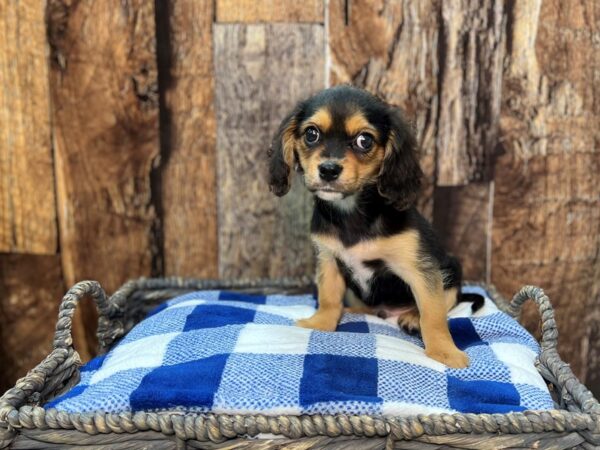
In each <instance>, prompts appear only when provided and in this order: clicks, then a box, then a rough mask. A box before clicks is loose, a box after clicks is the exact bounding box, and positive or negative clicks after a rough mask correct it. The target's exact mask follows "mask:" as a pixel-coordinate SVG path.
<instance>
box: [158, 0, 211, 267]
mask: <svg viewBox="0 0 600 450" xmlns="http://www.w3.org/2000/svg"><path fill="white" fill-rule="evenodd" d="M156 5H157V7H159V8H160V9H159V10H157V21H158V22H157V27H158V28H157V38H158V43H159V46H158V52H159V53H158V57H159V65H160V66H159V77H160V87H161V168H160V182H159V183H158V184H159V186H158V189H157V190H159V192H160V194H161V195H160V215H161V221H162V233H163V245H162V246H163V257H164V273H165V275H167V276H169V275H175V276H190V277H192V276H194V277H208V278H216V277H217V276H218V266H217V264H218V262H217V259H218V258H217V255H218V244H217V205H216V202H217V193H216V133H217V125H216V117H215V111H214V74H213V63H212V20H213V1H212V0H201V1H197V0H175V1H171V2H168V3H161V2H157V3H156Z"/></svg>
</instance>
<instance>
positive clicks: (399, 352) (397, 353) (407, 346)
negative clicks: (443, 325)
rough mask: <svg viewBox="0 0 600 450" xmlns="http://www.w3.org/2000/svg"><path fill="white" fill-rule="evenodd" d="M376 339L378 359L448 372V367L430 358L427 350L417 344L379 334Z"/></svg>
mask: <svg viewBox="0 0 600 450" xmlns="http://www.w3.org/2000/svg"><path fill="white" fill-rule="evenodd" d="M376 338H377V347H376V357H377V358H378V359H387V360H390V361H403V362H407V363H410V364H415V365H419V366H423V367H428V368H430V369H433V370H437V371H438V372H444V371H445V370H446V366H444V365H443V364H442V363H439V362H437V361H435V360H433V359H431V358H429V357H428V356H427V355H425V350H424V349H422V348H421V347H419V346H417V345H415V344H412V343H410V342H406V341H403V340H401V339H398V338H395V337H392V336H386V335H384V334H378V335H377V337H376Z"/></svg>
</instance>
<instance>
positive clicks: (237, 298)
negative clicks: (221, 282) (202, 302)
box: [219, 291, 267, 305]
mask: <svg viewBox="0 0 600 450" xmlns="http://www.w3.org/2000/svg"><path fill="white" fill-rule="evenodd" d="M219 300H226V301H233V302H246V303H253V304H255V305H264V304H265V302H266V300H267V296H266V295H251V294H242V293H241V292H229V291H221V293H220V294H219Z"/></svg>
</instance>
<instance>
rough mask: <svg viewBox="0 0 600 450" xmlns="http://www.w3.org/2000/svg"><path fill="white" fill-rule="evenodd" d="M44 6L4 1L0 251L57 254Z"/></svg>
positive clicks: (0, 19)
mask: <svg viewBox="0 0 600 450" xmlns="http://www.w3.org/2000/svg"><path fill="white" fill-rule="evenodd" d="M49 95H50V94H49V91H48V58H47V51H46V33H45V27H44V2H43V1H40V0H23V1H20V2H12V1H11V2H0V252H15V253H36V254H54V253H56V250H57V231H56V207H55V196H54V172H53V168H52V148H51V137H50V104H49V100H50V97H49Z"/></svg>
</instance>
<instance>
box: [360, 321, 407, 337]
mask: <svg viewBox="0 0 600 450" xmlns="http://www.w3.org/2000/svg"><path fill="white" fill-rule="evenodd" d="M367 323H368V325H369V333H373V334H383V335H385V336H393V337H400V328H399V327H398V326H397V325H396V326H394V325H389V324H384V323H373V322H367Z"/></svg>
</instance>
